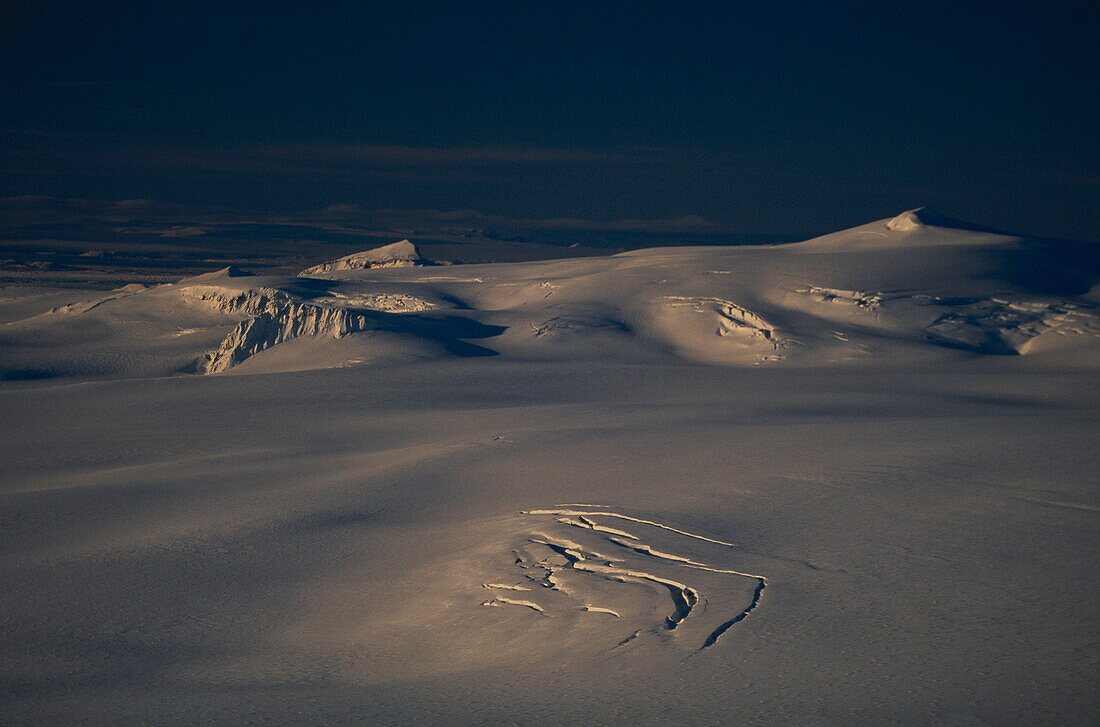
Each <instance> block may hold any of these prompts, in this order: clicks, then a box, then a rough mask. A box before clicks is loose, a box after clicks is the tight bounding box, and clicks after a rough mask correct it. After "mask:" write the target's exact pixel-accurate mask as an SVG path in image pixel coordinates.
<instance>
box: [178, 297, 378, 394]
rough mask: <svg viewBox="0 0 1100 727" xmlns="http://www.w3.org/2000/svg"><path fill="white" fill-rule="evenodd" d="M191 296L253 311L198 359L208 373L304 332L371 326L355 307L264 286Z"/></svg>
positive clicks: (336, 334)
mask: <svg viewBox="0 0 1100 727" xmlns="http://www.w3.org/2000/svg"><path fill="white" fill-rule="evenodd" d="M183 292H184V294H185V295H188V296H189V297H192V298H194V299H196V300H199V301H204V302H206V303H208V304H209V305H210V306H212V307H213V308H214V309H216V310H219V311H221V312H223V313H229V314H244V315H247V316H249V317H248V318H247V319H245V320H243V321H241V322H240V323H238V324H237V325H236V327H235V328H234V329H233V331H232V332H231V333H230V334H229V335H228V336H226V337H225V339H224V340H222V342H221V345H219V346H218V348H216V349H215V350H213V351H210V352H208V353H205V354H203V355H202V356H200V357H199V359H198V360H197V361H196V362H195V369H196V371H197V372H199V373H203V374H215V373H219V372H221V371H225V370H227V369H230V368H232V367H234V366H236V365H237V364H239V363H241V362H242V361H244V360H245V359H247V358H248V357H250V356H254V355H255V354H257V353H260V352H261V351H264V350H266V349H268V348H271V347H272V346H275V345H278V344H280V343H283V342H284V341H289V340H290V339H292V338H298V337H299V336H325V335H327V336H332V337H333V338H341V337H343V336H345V335H347V334H349V333H355V332H357V331H365V330H367V328H368V321H367V317H366V316H365V315H363V314H362V313H357V312H356V311H354V310H349V309H347V308H340V307H330V306H323V305H317V304H315V303H308V302H303V301H298V300H295V299H294V298H292V297H290V296H289V295H287V294H286V293H284V292H282V291H279V290H272V289H266V288H258V289H254V290H248V291H244V292H241V293H236V294H233V293H232V292H229V291H225V290H219V289H218V288H215V287H207V286H197V287H193V288H185V289H184V290H183Z"/></svg>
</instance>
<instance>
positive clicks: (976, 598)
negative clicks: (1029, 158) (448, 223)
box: [0, 209, 1100, 725]
mask: <svg viewBox="0 0 1100 727" xmlns="http://www.w3.org/2000/svg"><path fill="white" fill-rule="evenodd" d="M409 247H410V246H406V245H398V246H397V247H396V248H395V247H394V246H389V247H388V248H383V249H381V250H377V251H371V252H370V253H368V254H363V255H359V256H350V257H349V258H345V259H343V260H341V261H333V262H332V263H328V264H326V265H322V266H319V267H318V268H315V269H312V270H310V271H306V272H304V273H303V274H302V275H295V274H289V275H251V274H249V273H248V271H247V270H245V269H242V268H241V267H238V266H236V265H233V266H229V267H226V268H223V269H222V270H217V271H215V272H210V273H206V274H203V275H199V276H195V277H190V278H185V279H183V280H179V281H177V282H174V283H170V284H155V283H156V282H158V281H155V280H139V279H132V278H127V279H126V282H128V283H129V284H127V285H124V286H118V287H116V288H115V289H113V290H85V289H78V288H73V287H65V288H59V287H56V286H55V287H48V288H47V287H43V288H42V289H41V290H39V291H37V292H36V291H35V290H34V288H33V286H31V285H28V284H27V282H26V280H23V281H21V283H20V285H19V286H18V287H10V288H5V289H2V290H0V569H2V576H3V582H4V588H3V597H2V598H0V715H2V717H0V722H3V723H4V724H28V725H39V724H74V723H92V724H112V725H113V724H195V723H214V724H257V723H269V724H346V723H361V724H434V723H447V724H513V723H520V724H631V725H633V724H658V723H659V724H700V725H702V724H724V723H731V722H732V723H738V724H742V723H743V724H960V725H961V724H1067V725H1091V724H1093V723H1095V721H1096V715H1097V714H1098V713H1100V701H1098V692H1097V690H1096V684H1097V683H1098V682H1100V647H1098V646H1097V645H1098V644H1100V594H1098V589H1097V588H1096V586H1095V584H1096V583H1097V582H1100V565H1098V563H1100V561H1098V560H1097V558H1096V557H1095V556H1096V553H1097V552H1098V550H1100V521H1098V518H1100V491H1098V490H1097V478H1096V474H1095V473H1096V472H1098V471H1100V448H1098V447H1097V446H1096V444H1097V435H1098V433H1100V417H1098V405H1100V387H1097V385H1096V383H1097V380H1098V379H1097V377H1098V374H1100V307H1098V306H1100V287H1098V281H1100V256H1098V254H1097V247H1096V245H1093V244H1087V243H1075V242H1065V241H1054V240H1042V239H1029V238H1020V237H1014V236H1011V235H1007V234H1004V233H1002V232H998V231H996V230H991V229H985V228H978V227H977V226H974V225H967V224H965V223H961V222H958V221H955V220H950V219H948V218H946V217H943V216H942V215H938V214H936V213H935V212H932V211H930V210H927V209H918V210H912V211H909V212H904V213H902V214H900V215H898V216H895V217H892V218H889V219H883V220H879V221H876V222H872V223H869V224H867V225H863V226H860V227H857V228H854V229H851V230H844V231H841V232H837V233H834V234H831V235H826V236H823V237H820V238H816V239H813V240H807V241H804V242H799V243H793V244H787V245H779V246H755V247H735V248H704V247H697V248H674V249H648V250H637V251H634V252H629V253H624V254H621V255H615V256H611V257H605V258H589V259H571V260H554V261H544V262H527V263H511V264H485V265H469V266H426V265H420V264H418V263H421V262H423V261H422V260H420V259H419V255H417V254H416V253H415V250H410V249H409ZM223 264H224V263H223ZM322 268H323V269H322ZM112 285H114V283H112Z"/></svg>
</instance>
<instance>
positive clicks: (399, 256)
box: [298, 240, 429, 277]
mask: <svg viewBox="0 0 1100 727" xmlns="http://www.w3.org/2000/svg"><path fill="white" fill-rule="evenodd" d="M428 263H429V261H428V260H426V259H425V258H424V257H423V256H421V254H420V251H419V250H417V249H416V245H414V244H413V243H412V242H410V241H409V240H401V241H399V242H395V243H393V244H391V245H383V246H382V247H376V248H374V249H372V250H365V251H363V252H357V253H353V254H351V255H347V256H345V257H342V258H338V259H336V260H329V261H327V262H323V263H321V264H320V265H314V266H313V267H310V268H306V269H305V270H303V271H302V272H300V273H298V275H299V276H302V277H308V276H310V275H319V274H322V273H329V272H333V271H336V270H366V269H371V268H403V267H413V266H416V265H427V264H428Z"/></svg>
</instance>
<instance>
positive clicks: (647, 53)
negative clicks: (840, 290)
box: [0, 0, 1100, 239]
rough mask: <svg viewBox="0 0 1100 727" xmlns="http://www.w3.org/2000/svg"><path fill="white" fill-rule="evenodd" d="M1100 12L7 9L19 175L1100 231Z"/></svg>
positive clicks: (219, 202)
mask: <svg viewBox="0 0 1100 727" xmlns="http://www.w3.org/2000/svg"><path fill="white" fill-rule="evenodd" d="M312 5H324V6H325V8H324V9H318V8H314V7H311V6H312ZM1098 7H1100V3H1094V2H1089V1H1087V0H1083V1H1080V2H1066V3H1058V2H1046V3H1041V2H1035V3H1029V4H1024V3H1012V2H996V3H988V4H987V3H979V2H961V1H960V2H955V3H953V4H950V5H947V4H945V5H942V6H941V5H936V4H932V3H919V4H908V3H894V2H883V1H882V0H879V1H878V2H871V3H859V4H853V3H842V2H816V3H796V2H784V3H778V2H777V3H766V2H765V3H747V2H736V1H734V0H729V1H728V2H721V3H687V2H667V3H645V2H615V3H611V2H608V3H599V2H592V1H591V0H590V1H589V2H585V3H576V4H573V3H562V2H543V3H534V2H526V1H524V0H511V2H506V3H476V2H469V3H456V2H450V3H438V4H419V3H410V2H402V3H396V2H395V3H374V2H356V3H346V4H344V3H309V4H306V3H294V4H289V3H288V4H282V3H275V2H270V3H262V4H261V3H255V4H252V3H231V2H221V3H210V4H206V3H200V2H186V3H175V2H171V1H165V2H159V3H149V4H137V3H95V2H80V3H62V2H16V3H4V4H3V6H2V7H0V73H2V79H3V81H2V83H0V108H3V115H2V116H0V196H3V197H14V196H24V195H49V196H53V197H60V198H71V199H76V200H84V201H87V200H92V201H112V200H127V199H134V198H141V199H149V200H156V201H157V202H158V203H164V204H171V205H182V206H189V208H192V209H206V208H218V209H220V210H223V211H225V210H229V211H232V210H237V211H240V213H241V214H244V213H245V212H247V213H249V214H260V213H262V214H266V215H279V216H284V217H285V218H286V219H292V218H294V217H295V216H302V217H303V218H307V217H310V216H316V215H324V214H329V213H332V214H337V215H339V214H341V213H342V212H347V213H348V214H351V215H352V216H354V214H358V213H359V212H364V213H365V212H367V211H375V210H389V211H394V210H396V211H398V212H394V214H400V215H406V216H407V217H409V218H416V217H417V216H418V215H422V216H424V217H425V219H437V218H439V217H440V216H442V217H444V218H445V217H447V215H453V216H454V217H456V218H457V217H461V218H463V219H486V220H490V221H504V222H501V224H504V225H508V224H511V225H513V227H517V228H518V227H523V226H524V225H529V226H530V227H531V228H533V229H566V228H570V226H571V225H572V226H575V227H576V228H577V229H582V228H584V227H585V226H586V225H587V226H595V227H596V228H599V227H600V226H601V225H602V226H604V228H608V229H615V230H624V231H627V232H629V231H630V230H631V229H635V228H636V229H639V230H649V231H653V230H658V231H660V230H664V229H667V230H670V231H687V232H689V233H690V232H691V231H692V230H699V231H711V232H713V231H719V232H721V233H723V234H727V233H728V234H730V235H733V236H737V235H748V236H752V235H787V234H790V235H808V234H810V233H815V232H825V231H828V230H831V229H837V228H841V227H846V226H851V225H855V224H859V223H862V222H865V221H869V220H872V219H877V218H880V217H885V216H888V215H891V214H893V213H896V212H898V211H901V210H903V209H907V208H911V207H915V206H919V205H921V204H931V205H932V206H934V207H936V208H937V209H940V210H941V211H942V212H945V213H947V214H951V215H953V216H956V217H962V218H966V219H970V220H972V221H975V222H979V223H984V224H989V225H994V226H997V227H1002V228H1008V229H1012V230H1016V231H1021V232H1028V233H1033V234H1046V235H1053V236H1063V237H1075V238H1083V239H1098V238H1100V233H1098V232H1097V230H1098V229H1100V101H1098V95H1100V94H1098V88H1100V81H1098V79H1100V10H1098ZM326 208H328V209H329V213H325V212H323V211H324V210H325V209H326ZM456 210H459V211H461V212H454V211H456ZM226 214H228V213H226Z"/></svg>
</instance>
